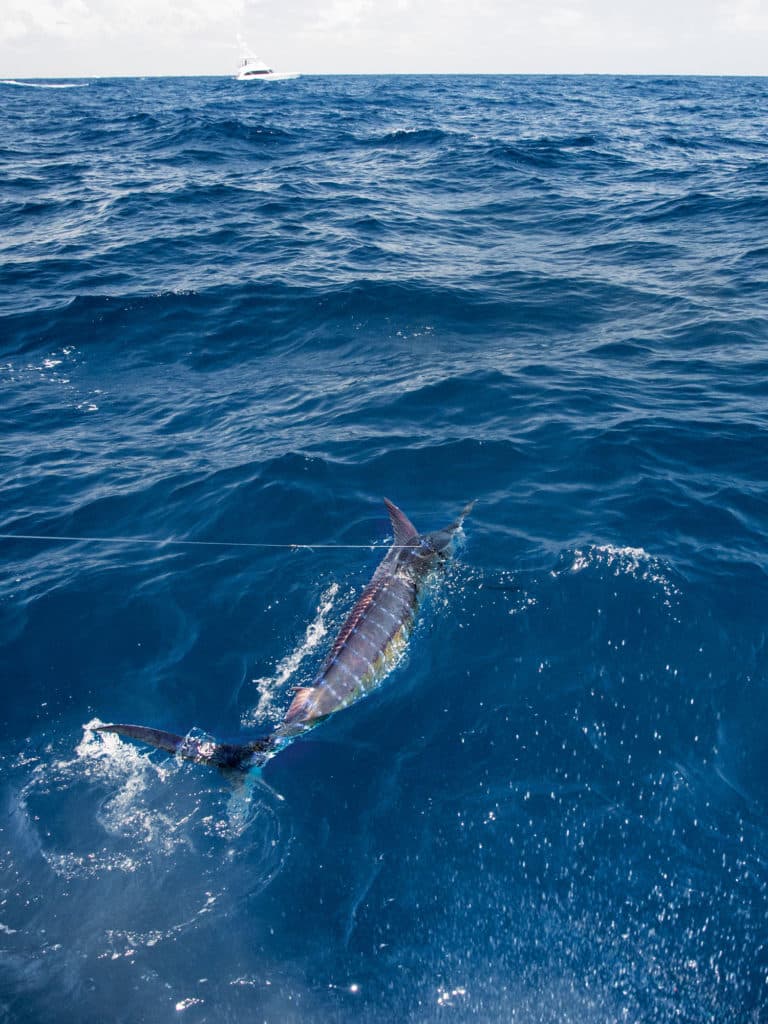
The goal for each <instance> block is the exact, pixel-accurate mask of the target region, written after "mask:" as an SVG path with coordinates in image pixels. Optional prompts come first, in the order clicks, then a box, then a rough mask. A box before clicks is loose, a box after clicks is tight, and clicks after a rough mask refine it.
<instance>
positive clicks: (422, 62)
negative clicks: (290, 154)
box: [0, 0, 768, 78]
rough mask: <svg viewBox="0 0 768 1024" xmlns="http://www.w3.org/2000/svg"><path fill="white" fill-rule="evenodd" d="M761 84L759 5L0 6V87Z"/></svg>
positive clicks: (670, 1)
mask: <svg viewBox="0 0 768 1024" xmlns="http://www.w3.org/2000/svg"><path fill="white" fill-rule="evenodd" d="M246 50H247V52H250V53H253V54H255V55H257V56H261V57H263V58H264V59H265V60H266V61H267V62H268V63H269V64H271V65H272V66H273V67H274V68H276V69H277V70H282V71H301V72H304V73H307V74H310V73H322V74H334V73H341V74H379V73H381V74H386V73H418V72H424V73H451V72H460V73H484V72H485V73H506V74H516V73H517V74H537V73H538V74H551V73H555V74H575V73H579V74H580V73H586V74H598V73H609V74H611V73H620V74H713V75H719V74H747V75H764V74H766V73H768V0H539V2H535V0H519V2H515V0H508V2H504V0H0V78H35V77H67V76H71V77H92V76H99V75H110V76H111V75H114V76H122V75H228V74H232V73H233V72H234V70H235V68H236V65H237V63H238V60H239V58H240V56H241V55H243V53H244V52H246Z"/></svg>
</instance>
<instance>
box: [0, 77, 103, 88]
mask: <svg viewBox="0 0 768 1024" xmlns="http://www.w3.org/2000/svg"><path fill="white" fill-rule="evenodd" d="M90 84H91V83H90V82H19V81H17V80H16V79H15V78H0V85H18V86H21V88H23V89H85V88H87V87H88V86H89V85H90Z"/></svg>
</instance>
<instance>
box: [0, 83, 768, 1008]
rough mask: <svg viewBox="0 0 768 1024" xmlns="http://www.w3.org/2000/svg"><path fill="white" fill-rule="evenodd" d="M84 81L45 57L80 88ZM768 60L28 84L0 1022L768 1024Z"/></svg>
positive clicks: (15, 320)
mask: <svg viewBox="0 0 768 1024" xmlns="http://www.w3.org/2000/svg"><path fill="white" fill-rule="evenodd" d="M37 84H43V85H44V84H45V83H37ZM767 116H768V85H767V84H766V80H762V79H679V78H669V79H650V78H610V77H600V78H589V77H585V78H556V77H549V78H547V77H543V78H524V77H507V78H503V77H502V78H462V77H452V78H431V77H418V78H384V77H370V78H366V77H359V78H343V77H339V78H312V77H307V78H302V79H299V80H297V81H293V82H284V83H274V84H272V85H267V84H266V83H249V84H247V85H245V86H244V85H242V84H239V83H235V82H233V81H229V80H224V79H185V80H181V79H178V80H172V79H167V80H135V81H134V80H114V81H106V80H104V81H96V82H92V83H90V84H86V85H85V87H83V88H74V89H47V88H34V89H30V88H23V87H19V86H18V85H14V84H12V83H0V128H1V129H2V131H0V140H2V141H1V142H0V155H1V156H2V161H3V165H4V174H3V189H2V192H1V193H0V216H2V223H3V227H4V230H3V231H2V233H1V234H0V396H1V399H0V428H1V429H0V456H1V457H0V532H2V533H4V534H35V535H66V536H68V537H73V536H74V537H83V538H87V537H92V536H96V537H104V536H119V537H144V538H146V537H150V538H156V539H158V540H167V539H169V538H178V539H187V540H198V541H206V540H207V541H222V540H231V541H238V542H269V543H275V544H293V543H311V542H315V543H317V544H321V543H322V544H333V543H339V544H362V545H369V544H375V543H382V542H384V541H385V540H386V538H387V535H388V523H387V519H386V515H385V512H384V509H383V506H382V503H381V497H382V496H383V495H387V496H388V497H390V498H392V499H394V500H395V501H397V502H398V504H400V505H401V506H402V507H403V508H404V509H405V510H406V511H407V512H408V513H409V514H410V515H411V516H412V517H413V519H414V520H415V522H416V523H417V524H418V525H420V526H423V527H424V528H425V529H428V528H434V527H437V526H439V525H442V524H443V523H445V522H447V521H448V520H449V519H451V518H452V517H453V516H454V515H455V514H456V512H457V511H458V509H459V508H460V507H461V506H462V504H463V503H464V502H466V501H467V500H468V499H470V498H477V499H478V503H477V505H476V508H475V512H474V514H473V515H472V517H471V518H470V519H469V520H468V522H467V524H466V534H467V540H466V545H465V547H464V549H463V551H462V552H461V554H460V557H459V560H458V562H457V563H456V565H455V566H454V567H453V568H452V570H451V573H450V575H449V578H448V580H447V582H446V585H445V587H444V588H443V590H442V591H439V592H437V593H435V594H433V595H432V596H431V597H430V599H429V601H428V602H427V606H426V607H425V609H424V615H423V620H422V621H421V622H420V624H419V625H418V627H417V629H416V631H415V634H414V636H413V639H412V642H411V649H410V653H409V656H408V658H407V660H406V661H405V663H404V664H403V665H401V666H400V667H399V668H398V669H397V671H396V672H395V673H394V675H393V676H392V677H391V678H390V679H389V680H388V681H387V683H386V685H385V686H384V687H382V688H381V690H380V691H378V692H377V693H376V694H375V695H373V696H372V697H371V698H369V699H368V700H366V701H363V702H361V703H360V704H358V705H356V706H355V707H354V708H351V709H349V710H347V711H346V712H344V713H343V714H340V715H338V716H336V717H335V718H334V719H332V720H331V721H329V722H327V723H326V724H325V725H324V726H323V728H322V729H319V730H317V731H316V732H314V733H313V734H312V736H311V737H308V738H307V739H306V740H305V741H301V742H297V743H296V744H294V745H293V746H292V747H291V748H290V749H288V750H287V751H285V752H284V754H282V755H281V756H280V757H279V758H277V759H275V760H274V761H273V762H272V763H271V764H270V765H269V766H268V768H267V770H266V771H265V773H264V777H263V779H261V780H249V783H248V785H246V786H244V787H235V786H233V785H232V784H231V783H229V782H227V781H226V780H222V779H220V778H219V777H218V776H217V775H216V774H215V773H212V772H208V771H205V770H203V769H201V768H199V767H197V766H190V765H178V764H176V763H175V762H174V761H173V760H169V759H167V758H164V757H162V756H160V755H158V754H157V753H152V754H149V753H147V751H146V750H140V749H138V748H136V747H133V746H131V745H130V744H125V743H121V742H120V741H119V740H118V739H117V738H116V737H108V739H107V740H100V739H98V738H96V737H95V736H94V734H93V733H92V732H90V731H89V730H88V729H87V728H84V726H87V724H88V723H89V722H93V721H94V720H95V719H101V720H117V721H120V720H122V721H126V720H127V721H137V722H144V723H148V724H153V725H156V726H158V727H160V728H166V729H172V730H174V731H181V732H185V731H186V730H188V729H189V728H191V727H193V726H194V727H199V728H203V729H206V730H209V731H210V732H212V733H214V734H216V735H218V736H222V737H237V736H244V735H252V734H254V732H256V733H257V732H259V731H260V730H263V729H267V728H269V727H270V726H271V725H272V723H273V722H274V721H275V720H277V719H278V718H279V716H280V715H281V714H282V712H283V711H284V710H285V708H286V707H287V705H288V702H289V701H290V699H291V698H290V692H291V687H292V686H295V685H301V684H306V683H307V682H309V681H311V679H312V676H313V672H314V671H315V670H316V669H317V667H318V665H319V663H320V660H321V659H322V657H323V652H324V645H325V644H327V642H328V639H329V637H330V635H332V631H333V630H334V629H335V628H337V627H338V625H339V623H340V622H341V621H342V619H343V617H344V614H345V612H346V610H347V609H348V608H349V607H350V604H351V602H352V600H353V595H354V594H355V593H356V592H359V590H360V588H361V586H362V585H363V584H364V582H365V581H366V579H367V577H368V575H369V573H370V572H371V569H372V568H373V566H374V565H375V563H376V559H377V553H376V552H373V551H368V550H355V549H347V548H344V549H341V548H340V549H333V548H320V547H318V548H317V549H315V550H311V551H307V550H302V551H290V550H256V549H253V550H250V549H246V548H234V547H233V548H231V549H228V548H202V547H201V548H182V547H176V546H174V545H172V544H165V545H163V544H159V545H158V546H157V547H152V546H147V545H140V544H135V545H131V544H124V545H119V546H107V545H98V544H92V543H88V542H85V541H83V542H82V543H78V542H73V541H67V542H58V543H56V542H48V543H45V542H36V541H32V540H15V541H14V540H8V539H4V540H1V541H0V544H1V545H2V552H3V557H2V562H1V563H0V565H1V568H0V664H1V665H2V685H3V689H4V696H5V699H4V701H3V702H2V725H3V732H2V742H1V743H0V768H1V771H2V775H1V777H0V805H2V808H3V813H2V816H0V1021H3V1022H6V1021H7V1022H9V1024H10V1022H12V1021H18V1020H24V1021H27V1022H30V1024H37V1022H40V1024H43V1022H46V1024H47V1022H49V1021H51V1022H52V1021H57V1022H58V1024H62V1022H69V1021H71V1022H78V1024H97V1022H99V1024H100V1022H102V1021H103V1020H104V1012H105V1011H104V1007H105V1006H109V1007H110V1019H111V1020H114V1021H116V1022H118V1021H123V1022H126V1024H134V1022H137V1024H138V1022H140V1021H141V1022H146V1024H162V1022H170V1021H178V1020H184V1021H185V1022H192V1024H202V1022H216V1024H222V1022H234V1021H238V1022H240V1021H243V1020H265V1021H275V1022H279V1024H286V1022H288V1024H290V1022H297V1024H298V1022H302V1024H304V1022H306V1021H323V1022H338V1024H347V1022H352V1021H359V1020H365V1021H368V1022H371V1024H377V1022H381V1024H384V1022H389V1021H394V1020H399V1021H405V1022H413V1024H416V1022H418V1024H422V1022H426V1021H444V1020H453V1021H456V1022H469V1021H477V1020H482V1021H499V1022H501V1021H504V1022H508V1021H516V1022H519V1024H567V1022H572V1024H613V1022H624V1021H631V1022H638V1024H640V1022H642V1024H668V1022H669V1021H671V1020H677V1021H682V1022H690V1024H705V1022H707V1024H709V1022H718V1024H719V1022H724V1021H728V1022H736V1024H740V1022H745V1024H748V1022H750V1024H754V1022H757V1021H760V1020H764V1019H766V1018H768V861H767V860H766V852H765V851H766V849H767V848H768V817H767V815H768V731H767V730H766V721H768V664H767V662H768V637H767V635H766V614H765V612H766V608H767V607H768V556H767V555H766V551H767V543H768V497H766V495H767V494H768V491H767V489H766V487H767V485H768V479H767V476H768V473H767V471H766V467H767V466H768V317H767V316H766V304H765V296H766V294H768V289H767V286H768V244H766V231H767V229H768V213H767V211H768V201H767V200H768V142H766V136H765V131H764V126H765V123H766V117H767Z"/></svg>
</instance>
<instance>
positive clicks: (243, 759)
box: [96, 724, 273, 770]
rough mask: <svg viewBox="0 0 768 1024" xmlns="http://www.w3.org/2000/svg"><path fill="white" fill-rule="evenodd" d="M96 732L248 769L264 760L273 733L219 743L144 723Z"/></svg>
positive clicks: (187, 757) (215, 764) (220, 765)
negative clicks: (261, 736) (153, 727)
mask: <svg viewBox="0 0 768 1024" xmlns="http://www.w3.org/2000/svg"><path fill="white" fill-rule="evenodd" d="M96 732H113V733H116V734H117V735H118V736H125V737H127V738H128V739H131V740H138V741H139V742H140V743H146V744H147V745H148V746H150V747H157V748H158V750H167V751H168V753H169V754H178V756H179V757H181V758H183V759H184V760H185V761H194V762H195V763H196V764H207V765H211V766H213V767H215V768H225V769H226V768H229V769H246V770H247V769H248V768H252V767H253V766H254V765H255V764H257V763H263V760H264V758H261V759H260V758H259V755H260V754H266V753H267V752H268V751H269V750H270V749H271V748H272V745H273V740H272V737H270V736H267V737H265V738H263V739H259V740H253V741H251V742H250V743H218V742H217V741H216V740H212V739H208V738H207V737H198V736H192V735H189V734H188V735H186V736H179V735H178V734H177V733H175V732H163V730H162V729H152V728H151V727H149V726H146V725H124V724H117V725H98V726H96Z"/></svg>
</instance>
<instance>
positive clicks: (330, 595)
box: [241, 583, 339, 728]
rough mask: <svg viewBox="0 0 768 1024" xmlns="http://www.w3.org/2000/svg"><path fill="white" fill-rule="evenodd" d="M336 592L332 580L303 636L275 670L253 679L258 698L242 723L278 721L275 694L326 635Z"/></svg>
mask: <svg viewBox="0 0 768 1024" xmlns="http://www.w3.org/2000/svg"><path fill="white" fill-rule="evenodd" d="M338 592H339V584H338V583H332V584H331V585H330V587H328V589H327V590H325V591H324V592H323V594H322V596H321V597H320V603H319V604H318V606H317V610H316V612H315V617H314V619H313V620H312V621H311V622H310V624H309V625H308V626H307V628H306V631H305V633H304V637H303V639H302V640H301V642H300V643H299V644H298V646H297V647H296V648H295V649H294V650H293V651H291V653H290V654H287V655H286V656H285V657H284V658H282V659H281V660H280V661H279V662H278V663H277V666H276V668H275V672H274V674H273V675H271V676H262V677H261V678H260V679H254V680H253V682H254V683H255V685H256V687H257V689H258V691H259V702H258V704H257V705H256V707H255V708H253V709H252V710H251V711H248V712H246V713H245V714H244V715H243V716H242V719H241V721H242V724H243V726H244V727H246V728H248V727H251V728H252V727H253V726H255V725H258V724H259V723H262V722H264V721H265V719H266V720H268V721H277V720H278V719H279V718H280V716H281V714H282V711H281V709H280V708H277V707H275V703H274V701H275V698H276V697H277V696H279V694H280V693H281V691H282V688H283V687H284V686H285V684H286V683H287V682H288V680H289V679H292V678H293V676H294V675H295V673H296V672H297V671H298V669H299V666H300V665H301V663H302V662H303V661H304V659H305V658H307V657H308V656H309V655H310V654H312V652H313V651H315V650H316V649H317V647H318V646H319V644H320V643H321V642H322V641H323V639H324V638H325V637H326V636H327V634H328V619H329V616H330V614H331V611H332V610H333V605H334V601H335V599H336V595H337V594H338Z"/></svg>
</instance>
